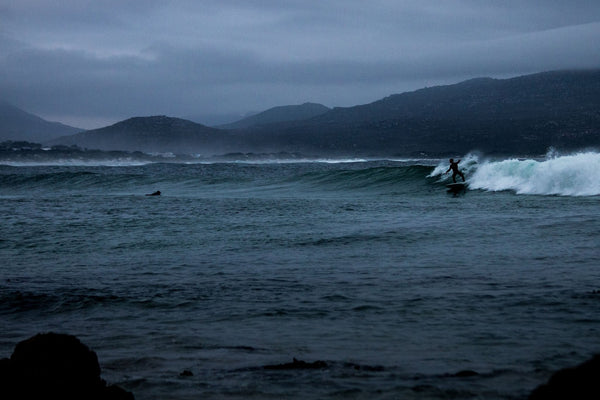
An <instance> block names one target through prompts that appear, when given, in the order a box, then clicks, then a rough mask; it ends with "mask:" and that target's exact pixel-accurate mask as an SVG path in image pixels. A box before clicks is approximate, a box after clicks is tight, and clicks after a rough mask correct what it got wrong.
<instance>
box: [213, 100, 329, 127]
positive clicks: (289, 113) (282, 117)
mask: <svg viewBox="0 0 600 400" xmlns="http://www.w3.org/2000/svg"><path fill="white" fill-rule="evenodd" d="M327 111H330V108H328V107H326V106H324V105H322V104H316V103H304V104H301V105H297V106H280V107H274V108H270V109H268V110H266V111H263V112H261V113H259V114H255V115H252V116H251V117H247V118H244V119H242V120H240V121H237V122H233V123H231V124H226V125H221V126H219V128H222V129H242V128H249V127H252V126H258V125H268V124H274V123H280V122H291V121H302V120H305V119H309V118H312V117H316V116H318V115H321V114H324V113H326V112H327Z"/></svg>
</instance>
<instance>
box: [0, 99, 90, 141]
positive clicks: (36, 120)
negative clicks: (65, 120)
mask: <svg viewBox="0 0 600 400" xmlns="http://www.w3.org/2000/svg"><path fill="white" fill-rule="evenodd" d="M82 130H83V129H79V128H74V127H72V126H68V125H64V124H61V123H58V122H49V121H46V120H44V119H42V118H40V117H38V116H36V115H33V114H30V113H28V112H26V111H23V110H21V109H19V108H17V107H15V106H13V105H11V104H8V103H6V102H3V101H0V142H2V141H6V140H16V141H18V140H24V141H31V142H41V143H43V142H47V141H49V140H52V139H55V138H57V137H60V136H64V135H72V134H74V133H77V132H81V131H82Z"/></svg>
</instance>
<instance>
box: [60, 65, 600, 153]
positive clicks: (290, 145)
mask: <svg viewBox="0 0 600 400" xmlns="http://www.w3.org/2000/svg"><path fill="white" fill-rule="evenodd" d="M305 104H311V103H305ZM318 106H320V105H318ZM285 107H286V106H282V108H281V109H285ZM295 107H296V106H295ZM322 107H324V106H322ZM275 109H277V108H275ZM270 110H273V109H270ZM267 111H269V110H267ZM279 111H280V110H279ZM255 122H256V120H254V122H253V124H251V125H248V126H244V127H241V128H236V129H227V130H225V129H217V128H211V127H207V126H204V125H202V124H197V123H194V122H192V121H188V120H183V119H178V118H173V117H166V116H152V117H133V118H129V119H127V120H124V121H121V122H119V123H117V124H114V125H111V126H107V127H104V128H100V129H95V130H90V131H86V132H82V133H79V134H76V135H71V136H67V137H61V138H60V139H57V140H55V141H54V142H53V143H56V144H66V145H77V146H80V147H85V148H98V149H102V150H133V151H135V150H140V151H145V152H162V153H166V152H174V153H186V154H192V153H195V154H202V155H216V154H223V153H230V152H254V153H278V152H289V153H303V154H318V155H358V156H363V155H374V156H382V155H411V154H425V155H432V156H435V155H442V154H444V155H445V154H461V153H462V154H464V153H466V152H469V151H472V150H478V151H482V152H484V153H490V154H543V153H545V152H546V150H547V149H548V148H549V147H551V146H553V147H557V148H559V149H565V150H573V149H581V148H589V147H600V69H593V70H578V71H549V72H542V73H537V74H530V75H523V76H519V77H514V78H508V79H494V78H474V79H469V80H466V81H462V82H458V83H455V84H451V85H443V86H434V87H429V88H422V89H418V90H415V91H412V92H404V93H399V94H393V95H390V96H387V97H385V98H382V99H380V100H377V101H375V102H372V103H368V104H363V105H356V106H352V107H335V108H333V109H329V110H328V111H326V112H324V113H319V114H318V115H314V116H312V117H309V118H306V119H295V120H284V121H280V122H272V121H271V122H269V123H264V124H260V123H258V124H257V123H255Z"/></svg>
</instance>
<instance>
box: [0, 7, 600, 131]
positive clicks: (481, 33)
mask: <svg viewBox="0 0 600 400" xmlns="http://www.w3.org/2000/svg"><path fill="white" fill-rule="evenodd" d="M165 4H168V5H165ZM0 13H1V14H0V18H3V19H4V20H5V21H6V22H7V23H6V24H3V27H2V28H1V29H2V30H1V31H0V70H1V71H2V74H0V92H1V93H2V96H3V97H4V98H5V100H8V101H11V102H15V103H17V104H18V105H21V106H22V107H25V108H27V109H28V110H30V111H33V112H37V113H40V114H42V115H44V114H45V115H68V114H72V115H74V116H75V115H79V116H88V117H90V118H91V117H94V118H96V119H98V118H99V117H103V116H104V117H106V119H107V120H109V119H113V120H115V119H119V118H125V117H128V116H131V115H148V114H153V113H166V114H171V115H190V114H195V113H198V110H206V111H207V112H228V113H229V112H240V113H243V112H245V111H248V110H261V109H264V108H267V107H270V106H274V105H278V104H292V103H300V102H303V101H318V102H323V103H325V104H327V105H329V106H338V105H352V104H360V103H365V102H369V101H373V100H376V99H377V98H379V97H383V96H386V95H389V94H392V93H398V92H401V91H404V90H412V89H416V88H418V87H422V86H426V85H428V86H431V85H433V84H439V83H449V82H453V81H457V80H460V79H465V78H469V77H475V76H496V77H504V76H511V75H517V74H522V73H530V72H537V71H543V70H550V69H563V68H589V67H600V51H599V49H598V46H597V44H596V42H597V38H598V37H599V36H600V22H597V21H600V7H598V6H597V3H596V1H594V2H592V1H576V2H566V1H557V0H551V1H541V0H536V1H529V2H522V1H516V0H509V1H505V2H479V1H475V0H460V1H459V0H449V1H446V2H443V3H441V2H433V1H388V0H374V1H370V2H368V3H367V2H363V1H328V2H321V1H315V2H306V1H299V0H298V1H296V0H294V1H286V2H281V1H257V2H246V1H241V0H222V1H220V2H208V1H207V2H204V1H201V2H193V1H179V2H170V3H164V2H159V1H153V2H148V1H140V0H134V1H130V2H120V1H116V0H115V1H112V0H111V1H108V2H96V1H87V0H86V1H79V0H77V1H75V0H69V1H66V2H61V3H60V4H59V5H56V4H55V5H50V4H49V3H48V2H39V1H31V0H22V1H20V2H11V3H10V4H8V5H7V4H5V5H2V4H1V2H0ZM25 14H27V17H26V18H25ZM33 22H39V25H38V24H36V23H33Z"/></svg>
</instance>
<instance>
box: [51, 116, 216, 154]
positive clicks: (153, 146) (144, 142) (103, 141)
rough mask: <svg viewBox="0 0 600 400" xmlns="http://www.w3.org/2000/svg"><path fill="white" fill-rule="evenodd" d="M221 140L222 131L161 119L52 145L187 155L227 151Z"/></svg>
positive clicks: (144, 119) (140, 119)
mask: <svg viewBox="0 0 600 400" xmlns="http://www.w3.org/2000/svg"><path fill="white" fill-rule="evenodd" d="M224 136H227V135H226V132H225V131H221V130H219V129H215V128H209V127H207V126H204V125H201V124H197V123H195V122H192V121H188V120H185V119H180V118H172V117H166V116H164V115H161V116H151V117H134V118H129V119H127V120H125V121H121V122H117V123H116V124H114V125H111V126H107V127H104V128H100V129H93V130H89V131H85V132H81V133H78V134H76V135H72V136H66V137H61V138H59V139H57V140H54V141H53V142H52V144H62V145H68V146H70V145H76V146H79V147H82V148H89V149H98V150H126V151H135V150H139V151H144V152H149V153H152V152H158V153H166V152H173V153H187V154H190V153H196V152H200V153H202V152H206V151H210V152H222V151H227V150H228V149H226V148H225V147H224V146H222V145H220V143H221V142H222V141H223V138H224Z"/></svg>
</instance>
